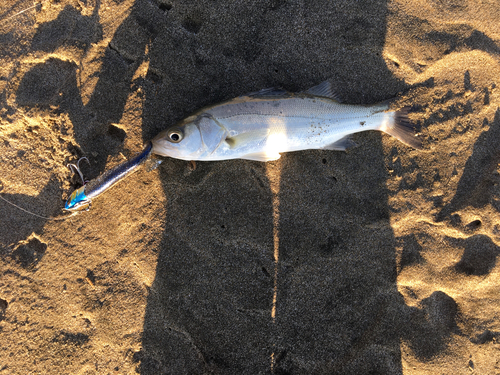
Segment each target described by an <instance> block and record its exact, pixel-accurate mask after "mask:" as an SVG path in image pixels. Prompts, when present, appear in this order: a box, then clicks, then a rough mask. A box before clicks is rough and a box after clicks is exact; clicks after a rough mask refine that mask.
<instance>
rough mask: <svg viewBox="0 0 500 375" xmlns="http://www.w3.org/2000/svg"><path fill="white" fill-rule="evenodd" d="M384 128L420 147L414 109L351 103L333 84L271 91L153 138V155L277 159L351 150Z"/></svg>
mask: <svg viewBox="0 0 500 375" xmlns="http://www.w3.org/2000/svg"><path fill="white" fill-rule="evenodd" d="M368 130H378V131H382V132H384V133H387V134H389V135H391V136H393V137H395V138H397V139H398V140H400V141H401V142H403V143H404V144H406V145H409V146H411V147H413V148H416V149H420V148H421V147H422V143H421V141H420V139H419V138H418V137H416V136H415V127H414V125H413V124H412V123H411V122H410V121H409V119H408V109H407V108H403V109H401V110H398V111H391V110H389V103H388V102H383V103H378V104H373V105H353V104H345V103H342V101H341V100H339V96H338V95H337V94H336V93H335V90H334V88H333V85H332V83H331V82H330V81H325V82H322V83H320V84H319V85H317V86H314V87H312V88H310V89H309V90H307V91H303V92H299V93H290V92H287V91H284V90H277V89H265V90H261V91H258V92H255V93H251V94H247V95H243V96H240V97H237V98H234V99H232V100H229V101H226V102H223V103H220V104H216V105H213V106H209V107H206V108H203V109H201V110H200V111H198V112H196V113H195V114H193V115H191V116H189V117H187V118H186V119H184V120H182V121H181V122H180V123H178V124H176V125H174V126H172V127H170V128H168V129H166V130H164V131H162V132H161V133H159V134H158V135H157V136H156V137H155V138H153V140H152V144H153V150H152V153H153V154H156V155H160V156H167V157H171V158H176V159H182V160H190V161H191V160H192V161H197V160H199V161H217V160H230V159H246V160H254V161H263V162H266V161H272V160H277V159H279V158H280V156H281V153H284V152H292V151H301V150H310V149H320V150H336V151H341V150H346V149H347V148H349V147H351V146H353V145H354V142H353V141H352V134H354V133H358V132H363V131H368Z"/></svg>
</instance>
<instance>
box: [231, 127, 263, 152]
mask: <svg viewBox="0 0 500 375" xmlns="http://www.w3.org/2000/svg"><path fill="white" fill-rule="evenodd" d="M268 136H269V129H260V130H255V131H248V132H245V133H241V134H238V135H234V136H232V137H226V139H225V140H224V142H226V144H227V145H228V147H229V148H230V149H235V148H238V147H244V146H245V145H247V144H248V143H250V142H258V141H260V140H263V139H265V138H267V137H268Z"/></svg>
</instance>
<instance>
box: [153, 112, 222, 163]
mask: <svg viewBox="0 0 500 375" xmlns="http://www.w3.org/2000/svg"><path fill="white" fill-rule="evenodd" d="M225 134H226V131H225V129H224V128H223V127H221V126H220V125H219V123H218V122H217V121H216V120H215V119H214V118H212V117H211V116H209V115H207V114H202V115H198V116H196V115H195V116H190V117H188V118H186V119H185V120H183V121H181V122H180V123H179V124H177V125H174V126H172V127H171V128H169V129H167V130H164V131H162V132H161V133H160V134H158V135H157V136H156V137H155V138H154V139H153V140H152V142H153V153H155V154H157V155H162V156H169V157H171V158H176V159H183V160H202V159H203V157H204V156H206V155H209V154H211V153H212V152H214V151H215V150H216V149H217V147H219V145H220V144H221V143H222V141H223V140H224V139H225V137H226V135H225Z"/></svg>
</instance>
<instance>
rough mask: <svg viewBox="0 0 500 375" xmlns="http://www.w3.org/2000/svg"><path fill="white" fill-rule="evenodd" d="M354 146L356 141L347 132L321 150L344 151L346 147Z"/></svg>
mask: <svg viewBox="0 0 500 375" xmlns="http://www.w3.org/2000/svg"><path fill="white" fill-rule="evenodd" d="M354 146H356V143H355V142H354V141H353V140H352V136H351V135H350V134H349V135H347V136H345V137H343V138H340V139H339V140H338V141H335V142H333V143H332V144H329V145H326V146H325V147H322V148H321V149H322V150H334V151H345V150H346V149H348V148H351V147H354Z"/></svg>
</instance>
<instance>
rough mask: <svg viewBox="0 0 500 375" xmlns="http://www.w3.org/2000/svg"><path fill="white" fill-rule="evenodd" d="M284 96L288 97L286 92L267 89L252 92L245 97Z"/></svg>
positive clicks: (273, 88) (272, 88) (271, 88)
mask: <svg viewBox="0 0 500 375" xmlns="http://www.w3.org/2000/svg"><path fill="white" fill-rule="evenodd" d="M283 95H287V92H286V91H285V90H283V89H279V88H276V87H270V88H267V89H262V90H259V91H255V92H251V93H250V94H246V95H243V96H283Z"/></svg>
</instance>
